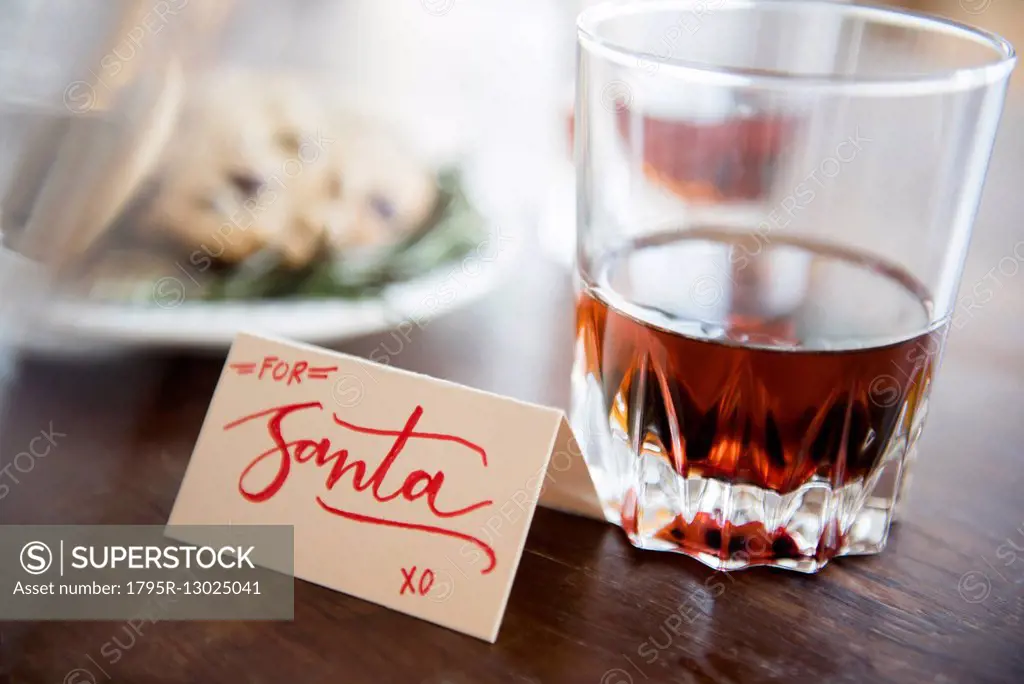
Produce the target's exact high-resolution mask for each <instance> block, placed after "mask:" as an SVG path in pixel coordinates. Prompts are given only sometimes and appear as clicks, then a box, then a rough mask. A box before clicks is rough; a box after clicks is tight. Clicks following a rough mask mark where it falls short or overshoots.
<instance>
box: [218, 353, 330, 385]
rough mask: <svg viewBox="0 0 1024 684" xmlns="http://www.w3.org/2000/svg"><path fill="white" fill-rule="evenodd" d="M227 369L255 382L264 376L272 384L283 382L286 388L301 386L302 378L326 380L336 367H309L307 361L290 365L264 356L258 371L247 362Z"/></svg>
mask: <svg viewBox="0 0 1024 684" xmlns="http://www.w3.org/2000/svg"><path fill="white" fill-rule="evenodd" d="M229 367H230V368H231V370H233V371H235V372H236V373H238V374H239V375H255V376H256V379H257V380H262V379H263V376H264V375H266V376H267V377H269V378H270V379H272V380H273V381H274V382H281V381H282V380H284V381H285V383H284V384H285V385H286V386H289V385H291V384H292V383H295V384H296V385H301V384H302V380H303V378H305V379H307V380H326V379H327V378H329V377H330V375H331V373H333V372H335V371H337V370H338V367H337V366H310V365H309V362H308V361H296V362H295V363H290V362H288V361H284V360H282V359H279V358H277V357H276V356H264V357H263V360H262V361H260V363H259V371H257V370H256V363H255V362H248V361H241V362H238V363H232V364H230V366H229Z"/></svg>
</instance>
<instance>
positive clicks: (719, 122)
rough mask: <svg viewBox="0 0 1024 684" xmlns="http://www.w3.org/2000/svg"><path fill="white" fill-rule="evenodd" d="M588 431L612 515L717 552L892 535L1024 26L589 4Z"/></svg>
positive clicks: (576, 420)
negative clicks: (1015, 38) (1001, 29)
mask: <svg viewBox="0 0 1024 684" xmlns="http://www.w3.org/2000/svg"><path fill="white" fill-rule="evenodd" d="M578 40H579V49H578V74H577V93H576V97H577V105H576V126H575V130H576V158H577V217H578V218H577V221H578V233H579V236H578V243H577V276H578V277H577V282H578V295H579V296H578V303H577V323H576V324H577V337H576V351H575V366H574V369H573V380H572V382H573V401H572V421H573V427H574V430H575V432H576V433H577V436H578V438H579V440H580V442H581V444H582V448H583V451H584V455H585V457H586V460H587V463H588V466H589V468H590V471H591V473H592V475H593V479H594V482H595V484H596V486H597V488H598V492H599V494H600V495H601V498H602V503H603V506H604V510H605V513H606V515H607V517H608V519H609V520H611V521H613V522H615V523H617V524H619V525H621V526H622V528H623V529H624V530H625V531H626V533H627V535H628V537H629V539H630V541H631V542H632V543H633V544H634V545H635V546H638V547H642V548H647V549H657V550H667V551H677V552H681V553H685V554H687V555H690V556H692V557H694V558H697V559H698V560H700V561H702V562H704V563H705V564H707V565H709V566H712V567H714V568H719V569H727V570H732V569H738V568H744V567H748V566H752V565H771V566H777V567H784V568H790V569H795V570H799V571H803V572H816V571H818V570H819V569H821V568H822V567H823V566H824V565H825V564H826V563H827V562H828V561H829V560H830V559H832V558H834V557H836V556H843V555H851V554H869V553H877V552H879V551H881V549H882V548H883V547H884V546H885V542H886V538H887V535H888V531H889V526H890V523H891V521H892V519H893V510H894V506H895V504H896V501H897V498H898V492H899V488H900V483H901V480H902V479H903V478H904V477H905V472H906V467H907V463H908V461H909V460H910V458H911V457H912V454H913V452H914V448H915V444H916V443H917V440H918V437H919V436H920V434H921V429H922V424H923V423H924V418H925V415H926V413H927V410H928V395H929V392H930V390H931V386H932V382H933V378H934V373H935V369H936V366H937V365H938V362H939V358H940V355H941V352H942V349H943V344H944V340H945V335H946V331H947V328H948V327H949V322H950V320H951V318H952V317H953V315H954V305H955V301H956V293H957V287H958V283H959V280H960V275H961V271H962V268H963V264H964V257H965V255H966V252H967V247H968V242H969V239H970V234H971V227H972V223H973V219H974V214H975V211H976V209H977V205H978V199H979V195H980V194H981V189H982V184H983V181H984V176H985V173H986V169H987V166H988V160H989V155H990V153H991V150H992V144H993V139H994V136H995V132H996V128H997V125H998V121H999V117H1000V114H1001V111H1002V106H1003V99H1004V95H1005V91H1006V84H1007V79H1008V76H1009V74H1010V72H1011V71H1012V69H1013V66H1014V62H1015V55H1014V51H1013V48H1012V46H1010V45H1009V44H1008V43H1007V42H1006V41H1005V40H1003V39H1001V38H999V37H998V36H995V35H992V34H990V33H986V32H984V31H980V30H976V29H973V28H970V27H967V26H964V25H961V24H958V23H955V22H952V21H947V20H944V19H939V18H933V17H929V16H926V15H920V14H913V13H909V12H902V11H897V10H890V9H884V8H878V7H867V6H857V5H850V4H843V3H832V2H820V1H815V0H806V1H805V0H757V1H754V2H751V1H747V2H744V1H730V0H700V1H693V2H691V1H688V0H661V1H651V2H633V3H627V4H621V3H619V4H604V5H599V6H596V7H592V8H590V9H588V10H586V11H585V12H584V13H583V14H581V15H580V18H579V21H578Z"/></svg>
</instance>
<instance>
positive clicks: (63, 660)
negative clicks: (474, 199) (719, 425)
mask: <svg viewBox="0 0 1024 684" xmlns="http://www.w3.org/2000/svg"><path fill="white" fill-rule="evenodd" d="M1022 177H1024V106H1022V104H1021V103H1020V102H1019V101H1011V103H1010V105H1009V110H1008V113H1007V122H1006V124H1004V126H1003V129H1002V131H1001V133H1000V140H999V144H998V147H997V153H996V157H995V160H994V162H993V169H992V173H991V175H990V180H989V187H988V189H987V191H986V197H985V202H984V206H983V210H982V212H981V215H980V217H979V221H978V228H977V231H976V238H975V242H974V244H973V246H972V252H971V257H970V262H969V265H968V269H967V272H966V274H965V276H964V282H965V287H967V286H969V285H970V284H972V283H974V282H977V281H978V280H979V279H981V278H984V277H986V274H988V273H989V272H990V271H991V269H992V268H993V267H994V266H995V265H996V264H997V263H998V262H999V260H1000V259H1002V258H1003V257H1005V256H1006V255H1012V254H1013V249H1014V247H1015V246H1016V245H1018V244H1024V231H1022V229H1021V227H1020V226H1021V221H1022V219H1024V211H1022V209H1024V206H1022V205H1024V195H1022V193H1021V192H1020V189H1021V179H1022ZM1020 270H1021V271H1022V272H1024V265H1021V269H1020ZM513 271H514V273H515V275H513V276H512V277H511V278H510V280H509V282H507V283H506V284H505V285H504V287H502V288H501V289H500V290H499V291H498V292H496V293H495V294H494V295H493V296H491V297H489V298H488V299H486V300H484V301H481V302H479V303H477V304H475V305H473V306H471V307H468V308H466V309H463V310H461V311H459V312H457V313H455V314H452V315H450V316H447V317H445V318H443V319H440V320H437V321H433V322H431V323H429V325H426V326H424V327H423V328H422V329H419V328H418V329H416V330H414V331H413V333H412V334H411V335H410V338H409V340H407V341H404V342H403V344H402V348H401V349H400V350H399V352H398V353H395V354H393V355H392V356H391V359H390V361H391V363H392V364H393V365H396V366H399V367H405V368H410V369H414V370H417V371H421V372H425V373H429V374H431V375H435V376H438V377H443V378H448V379H451V380H455V381H457V382H462V383H466V384H469V385H473V386H477V387H482V388H485V389H489V390H494V391H498V392H501V393H505V394H509V395H512V396H515V397H519V398H523V399H527V400H532V401H538V402H542V403H546V404H552V405H559V406H564V405H565V404H566V402H567V398H568V381H567V378H568V368H569V363H570V356H571V347H572V333H571V327H572V322H571V318H572V297H571V289H570V280H569V277H568V274H566V273H565V272H563V271H562V270H560V269H559V268H557V267H555V266H552V265H550V264H546V263H545V262H543V261H542V260H540V259H538V258H536V257H533V258H527V259H525V260H524V262H523V263H522V264H521V266H520V267H518V268H516V269H513ZM382 343H384V344H387V345H389V348H391V349H394V348H395V344H396V343H395V338H393V337H391V335H390V334H384V335H380V336H375V337H371V338H367V339H364V340H360V341H358V342H356V343H353V344H350V345H346V346H345V347H344V348H343V349H344V351H348V352H352V353H355V354H360V355H364V356H366V355H369V354H370V353H371V352H373V351H374V350H375V349H377V348H378V347H379V346H380V345H381V344H382ZM221 363H222V358H220V357H210V358H195V357H187V356H169V355H159V356H156V355H140V356H125V355H119V356H116V357H111V358H96V359H92V360H89V361H87V362H77V363H71V362H56V361H53V360H39V359H36V360H33V359H23V360H21V361H20V362H19V363H18V364H17V365H16V366H15V372H14V375H13V376H12V377H10V378H8V379H7V381H6V384H5V386H4V390H3V395H2V402H3V403H2V409H3V413H2V417H0V467H3V466H7V465H8V464H10V463H11V459H12V458H13V456H14V454H16V453H18V452H19V451H21V450H23V448H24V446H25V445H26V444H27V443H28V441H29V440H30V439H31V438H32V437H33V436H34V435H36V434H38V432H39V431H40V430H44V429H49V428H50V427H51V426H52V429H54V430H56V431H57V432H59V433H63V436H61V437H59V438H58V443H57V446H56V447H55V448H54V450H53V451H52V452H51V454H50V455H48V456H47V457H45V458H41V459H36V460H35V461H34V462H33V466H32V468H31V469H30V470H29V471H28V472H17V471H14V475H16V476H17V478H18V480H19V481H18V483H16V484H14V483H11V482H10V481H9V480H4V482H6V483H7V484H10V485H11V487H10V490H9V491H8V492H7V494H6V496H4V497H3V498H2V499H0V522H2V523H5V524H13V523H71V522H75V523H154V524H162V523H164V522H165V521H166V519H167V516H168V514H169V512H170V507H171V504H172V502H173V499H174V495H175V493H176V491H177V488H178V486H179V484H180V481H181V478H182V475H183V473H184V469H185V466H186V463H187V460H188V458H189V455H190V452H191V449H192V445H193V442H194V440H195V438H196V436H197V434H198V431H199V427H200V423H201V421H202V418H203V415H204V412H205V408H206V405H207V403H208V401H209V398H210V396H211V393H212V391H213V388H214V384H215V382H216V378H217V375H218V373H219V370H220V366H221ZM1022 451H1024V273H1021V274H1016V275H1015V276H1007V277H1004V278H1003V279H1002V280H1001V281H1000V288H999V289H998V291H997V292H996V294H995V296H994V297H993V298H992V299H991V301H990V302H988V303H986V305H985V306H983V307H980V308H979V309H978V310H977V311H975V312H974V313H973V315H972V316H971V317H970V318H969V319H968V320H967V321H966V323H964V324H963V325H962V326H961V327H960V329H957V330H954V331H953V332H952V335H951V339H950V343H949V347H948V352H947V354H946V358H945V360H944V362H943V367H942V369H941V371H940V375H939V380H938V383H937V387H936V390H935V392H934V395H933V400H932V406H931V413H930V417H929V424H928V426H927V429H926V431H925V437H924V439H923V443H922V446H921V458H920V461H919V462H918V463H917V465H916V467H915V473H914V481H913V485H912V487H911V490H910V496H909V499H908V501H907V505H906V510H905V513H904V516H903V519H902V521H901V522H900V523H899V524H898V525H897V526H896V529H895V531H894V532H893V534H892V537H891V539H890V543H889V547H888V548H887V550H886V551H885V553H883V554H882V555H880V556H876V557H869V558H853V559H849V558H848V559H842V560H839V561H837V562H834V563H832V564H831V565H830V566H829V567H828V568H827V569H826V570H825V571H824V572H822V573H821V574H819V575H817V576H803V575H797V574H791V573H786V572H781V571H770V570H763V569H757V570H751V571H745V572H741V573H734V574H729V575H727V574H722V573H714V572H712V571H710V570H708V569H706V568H704V567H703V566H701V565H700V564H698V563H697V562H695V561H692V560H690V559H687V558H684V557H681V556H673V555H668V554H659V553H650V552H639V551H636V550H634V549H633V548H632V547H631V546H630V545H629V544H628V543H627V541H626V539H625V537H624V535H623V534H622V533H621V532H620V531H619V530H618V529H616V528H613V527H611V526H607V525H603V524H599V523H597V522H593V521H588V520H583V519H579V518H573V517H570V516H566V515H563V514H560V513H555V512H551V511H547V510H541V511H540V512H539V513H538V514H537V516H536V518H535V520H534V523H533V526H532V528H531V531H530V534H529V538H528V541H527V547H526V553H525V555H524V556H523V559H522V563H521V566H520V568H519V571H518V574H517V576H516V580H515V585H514V588H513V591H512V596H511V600H510V602H509V605H508V611H507V614H506V616H505V620H504V625H503V627H502V631H501V634H500V636H499V639H498V641H497V643H496V644H494V645H489V644H486V643H483V642H480V641H477V640H475V639H472V638H469V637H466V636H462V635H460V634H456V633H454V632H451V631H448V630H445V629H442V628H439V627H435V626H433V625H431V624H428V623H425V622H421V621H419V620H416V619H414V618H410V617H407V616H404V615H401V614H398V613H394V612H391V611H388V610H385V609H383V608H379V607H377V606H375V605H372V604H369V603H366V602H363V601H360V600H357V599H354V598H350V597H347V596H344V595H342V594H338V593H335V592H332V591H329V590H327V589H324V588H322V587H318V586H314V585H312V584H309V583H306V582H302V581H298V582H297V583H296V591H295V620H294V621H293V622H290V623H241V622H217V623H169V622H165V623H158V624H154V625H147V626H145V627H144V628H143V632H142V634H141V635H132V634H131V633H130V632H127V631H126V627H125V625H124V624H123V623H118V622H103V623H98V622H89V623H67V622H65V623H36V624H29V623H18V624H14V623H5V624H3V625H2V635H3V636H2V640H0V681H2V680H3V679H5V680H6V681H8V682H68V684H73V683H78V684H81V683H82V682H89V681H97V682H103V681H107V680H110V681H115V682H154V683H156V682H168V683H170V682H266V683H268V684H270V683H273V684H280V683H281V682H327V681H331V682H359V683H361V682H373V683H376V682H418V683H422V684H477V683H485V682H543V683H545V684H547V683H552V684H554V683H559V682H584V683H593V684H598V683H600V684H628V683H636V684H640V683H642V682H648V681H649V682H680V683H685V684H689V683H697V682H700V683H705V682H717V683H721V684H747V683H748V682H826V683H828V684H832V683H833V682H871V683H876V682H877V683H888V682H925V683H930V684H959V683H963V684H975V683H978V684H984V683H989V682H992V683H999V682H1020V681H1022V680H1024V552H1020V553H1018V554H1016V555H1013V556H1010V555H1008V554H1007V553H1006V550H1007V549H1008V548H1010V547H1008V546H1007V545H1008V544H1012V543H1015V544H1016V546H1017V547H1020V548H1024V470H1022V469H1021V463H1022V457H1024V453H1022ZM999 549H1002V552H1000V551H999ZM1018 556H1019V557H1018ZM457 590H458V589H457V587H456V591H457ZM681 614H685V615H688V616H690V617H691V619H692V621H691V620H684V621H682V622H680V620H679V619H677V618H674V617H672V616H674V615H681ZM0 619H2V616H0ZM673 630H674V631H673ZM676 632H677V633H676ZM114 638H117V639H118V640H119V642H120V643H121V644H126V643H131V646H130V648H127V649H124V651H123V656H122V657H121V658H120V659H119V660H118V661H117V662H113V663H111V662H108V661H107V660H106V659H104V658H103V656H101V649H102V647H103V645H104V644H105V643H107V642H110V641H111V640H112V639H114ZM101 666H102V669H101ZM76 668H78V669H79V670H76ZM72 675H74V676H77V677H78V679H68V677H69V676H72ZM89 675H91V676H92V677H94V679H89V678H88V676H89Z"/></svg>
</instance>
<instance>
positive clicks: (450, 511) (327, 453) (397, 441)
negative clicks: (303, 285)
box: [224, 357, 497, 574]
mask: <svg viewBox="0 0 1024 684" xmlns="http://www.w3.org/2000/svg"><path fill="white" fill-rule="evenodd" d="M268 358H272V357H268ZM260 372H261V373H262V370H261V371H260ZM304 411H318V412H320V411H323V405H322V404H321V403H320V402H318V401H314V402H307V403H300V404H286V405H284V406H275V407H273V408H269V409H266V410H264V411H258V412H256V413H253V414H250V415H247V416H242V417H241V418H239V419H237V420H234V421H231V422H230V423H228V424H227V425H225V426H224V430H232V429H235V428H237V427H239V426H240V425H244V424H246V423H249V422H252V421H257V420H261V419H262V420H264V421H265V423H264V425H265V427H266V430H267V433H268V434H269V436H270V439H271V441H272V442H273V443H274V446H273V447H271V448H270V449H267V450H266V451H264V452H263V453H261V454H258V455H257V456H256V457H255V458H254V459H253V460H252V461H251V462H250V463H249V465H247V466H246V467H245V469H244V470H243V471H242V473H241V475H240V476H239V478H238V491H239V493H240V494H241V495H242V497H244V498H245V499H246V500H247V501H251V502H253V503H262V502H264V501H268V500H270V499H272V498H273V497H274V495H276V494H277V493H278V492H279V491H280V490H281V488H282V487H283V486H284V484H285V482H286V481H287V480H288V474H289V473H290V472H291V467H292V463H293V462H294V463H296V464H304V463H309V462H310V461H312V462H313V463H314V464H315V465H316V467H318V468H321V467H324V466H329V467H330V470H329V472H328V474H327V479H326V481H325V487H326V489H327V491H331V490H333V489H334V487H335V486H336V485H338V483H339V482H341V480H342V478H343V477H345V476H346V475H347V474H349V472H351V476H352V479H351V483H350V486H351V488H352V490H353V491H355V492H358V493H362V492H366V491H367V490H369V493H370V495H371V496H372V497H373V499H374V500H376V501H377V502H378V503H387V502H389V501H393V500H395V499H398V498H399V497H401V498H402V499H405V500H406V501H417V500H419V499H425V500H426V504H427V508H428V509H429V511H430V513H431V514H432V515H433V516H434V517H435V518H438V519H440V520H445V519H449V518H457V517H460V516H463V515H466V514H468V513H471V512H473V511H475V510H477V509H480V508H483V507H486V506H490V505H491V504H493V501H490V500H485V501H477V502H476V503H472V504H469V505H467V506H463V507H461V508H447V507H442V506H441V505H440V504H439V502H438V497H439V496H440V495H441V491H442V488H443V486H444V480H445V475H444V471H442V470H438V471H436V472H434V473H433V474H431V473H429V472H427V471H425V470H420V469H416V470H412V471H410V472H409V473H408V474H407V475H406V476H405V478H404V481H403V482H402V484H401V485H400V486H398V487H397V488H395V489H393V490H392V491H386V490H387V486H386V485H385V480H386V479H387V478H388V474H389V473H390V472H391V469H392V467H393V466H394V465H395V462H396V461H397V460H398V457H399V456H400V455H401V453H402V450H403V449H404V448H405V446H406V445H407V444H408V443H409V442H410V441H412V440H430V441H439V442H450V443H452V444H457V445H459V446H462V447H465V448H467V449H469V450H471V451H473V452H475V453H476V454H477V455H478V456H479V457H480V459H481V461H482V463H483V465H484V467H486V466H487V453H486V452H485V451H484V449H483V448H482V447H480V446H478V445H476V444H473V443H472V442H469V441H468V440H465V439H462V438H461V437H456V436H455V435H447V434H442V433H433V432H417V431H416V429H415V428H416V425H417V423H418V422H419V420H420V418H421V417H422V416H423V407H421V406H417V407H416V408H415V409H414V410H413V412H412V413H411V414H410V415H409V418H408V419H407V420H406V421H405V425H404V426H403V427H402V428H401V429H400V430H386V429H378V428H371V427H366V426H361V425H356V424H354V423H350V422H348V421H344V420H342V419H341V418H339V417H338V415H337V414H334V416H333V418H334V423H335V424H336V425H338V426H340V427H342V428H344V429H346V430H348V431H350V432H356V433H361V434H368V435H377V436H383V437H393V438H394V441H393V442H392V444H391V448H390V449H389V450H388V452H387V454H386V455H385V456H384V460H382V461H381V462H380V464H379V465H377V467H376V468H375V469H374V470H373V472H372V473H370V474H369V476H368V475H367V472H368V470H369V468H368V466H367V464H366V461H363V460H361V459H356V458H350V455H349V451H348V449H336V450H332V444H331V441H330V439H328V438H327V437H322V438H320V439H294V440H291V441H289V440H288V439H286V438H285V437H284V433H283V426H282V423H284V421H285V419H286V418H287V417H288V416H290V415H292V414H294V413H299V412H304ZM268 459H269V460H270V462H272V463H273V462H274V461H276V464H277V471H276V473H275V474H274V476H273V478H272V479H271V480H270V482H268V483H267V484H264V485H263V486H253V485H252V484H251V481H252V476H251V475H250V474H251V473H252V471H253V469H254V468H256V467H257V466H259V465H260V464H261V463H263V462H264V461H267V460H268ZM392 479H394V478H393V477H392ZM316 501H317V503H318V504H319V505H320V507H321V508H323V509H324V510H325V511H327V512H328V513H331V514H333V515H337V516H340V517H342V518H347V519H349V520H353V521H356V522H362V523H369V524H373V525H384V526H388V527H398V528H401V529H405V530H415V531H418V532H423V533H425V534H433V535H440V536H446V537H453V538H455V539H461V540H463V541H467V542H470V543H472V544H475V545H476V546H478V547H480V549H481V550H482V551H483V552H484V553H485V554H486V555H487V557H488V559H489V560H490V564H489V565H488V566H487V567H486V568H484V569H483V570H482V573H483V574H487V573H488V572H490V571H491V570H493V569H494V566H495V564H496V563H497V560H496V558H495V555H494V549H493V548H491V546H489V545H488V544H486V543H484V542H483V541H482V540H480V539H478V538H476V537H473V536H470V535H468V534H463V533H461V532H458V531H456V530H452V529H448V528H446V527H440V526H436V525H423V524H419V523H412V522H405V521H401V520H391V519H389V518H383V517H377V516H370V515H364V514H361V513H355V512H353V511H348V510H344V509H342V508H338V507H336V506H332V505H329V504H328V503H326V502H325V501H324V499H323V497H320V496H317V497H316Z"/></svg>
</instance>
